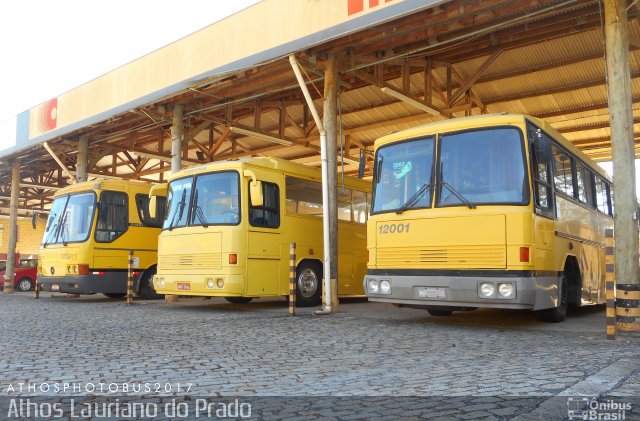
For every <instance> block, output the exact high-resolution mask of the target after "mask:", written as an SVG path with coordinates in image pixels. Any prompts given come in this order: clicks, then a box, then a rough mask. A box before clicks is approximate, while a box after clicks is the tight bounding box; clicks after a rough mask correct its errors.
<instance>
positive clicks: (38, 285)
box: [36, 277, 40, 300]
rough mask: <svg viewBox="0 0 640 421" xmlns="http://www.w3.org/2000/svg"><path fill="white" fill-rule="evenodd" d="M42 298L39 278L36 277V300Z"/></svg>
mask: <svg viewBox="0 0 640 421" xmlns="http://www.w3.org/2000/svg"><path fill="white" fill-rule="evenodd" d="M39 298H40V283H39V282H38V278H37V277H36V300H37V299H39Z"/></svg>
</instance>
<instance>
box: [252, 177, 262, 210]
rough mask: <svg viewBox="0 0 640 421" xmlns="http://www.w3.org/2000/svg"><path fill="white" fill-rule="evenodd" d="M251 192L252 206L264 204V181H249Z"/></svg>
mask: <svg viewBox="0 0 640 421" xmlns="http://www.w3.org/2000/svg"><path fill="white" fill-rule="evenodd" d="M249 194H250V195H251V206H256V207H257V206H262V205H263V204H264V197H263V196H262V181H256V180H251V182H250V183H249Z"/></svg>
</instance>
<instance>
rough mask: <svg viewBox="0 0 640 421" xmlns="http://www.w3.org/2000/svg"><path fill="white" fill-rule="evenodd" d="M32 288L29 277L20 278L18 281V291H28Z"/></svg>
mask: <svg viewBox="0 0 640 421" xmlns="http://www.w3.org/2000/svg"><path fill="white" fill-rule="evenodd" d="M31 288H33V284H32V283H31V279H29V278H22V279H20V281H18V291H29V290H31Z"/></svg>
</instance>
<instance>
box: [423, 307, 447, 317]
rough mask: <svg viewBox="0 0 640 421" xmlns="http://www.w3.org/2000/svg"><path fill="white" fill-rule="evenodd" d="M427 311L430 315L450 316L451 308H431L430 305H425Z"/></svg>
mask: <svg viewBox="0 0 640 421" xmlns="http://www.w3.org/2000/svg"><path fill="white" fill-rule="evenodd" d="M427 312H429V314H430V315H432V316H436V317H439V316H451V314H453V310H449V309H446V308H432V307H427Z"/></svg>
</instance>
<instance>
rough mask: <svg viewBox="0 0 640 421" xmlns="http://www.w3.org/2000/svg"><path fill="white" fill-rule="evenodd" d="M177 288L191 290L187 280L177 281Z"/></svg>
mask: <svg viewBox="0 0 640 421" xmlns="http://www.w3.org/2000/svg"><path fill="white" fill-rule="evenodd" d="M178 289H181V290H183V291H188V290H191V284H190V283H189V282H178Z"/></svg>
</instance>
